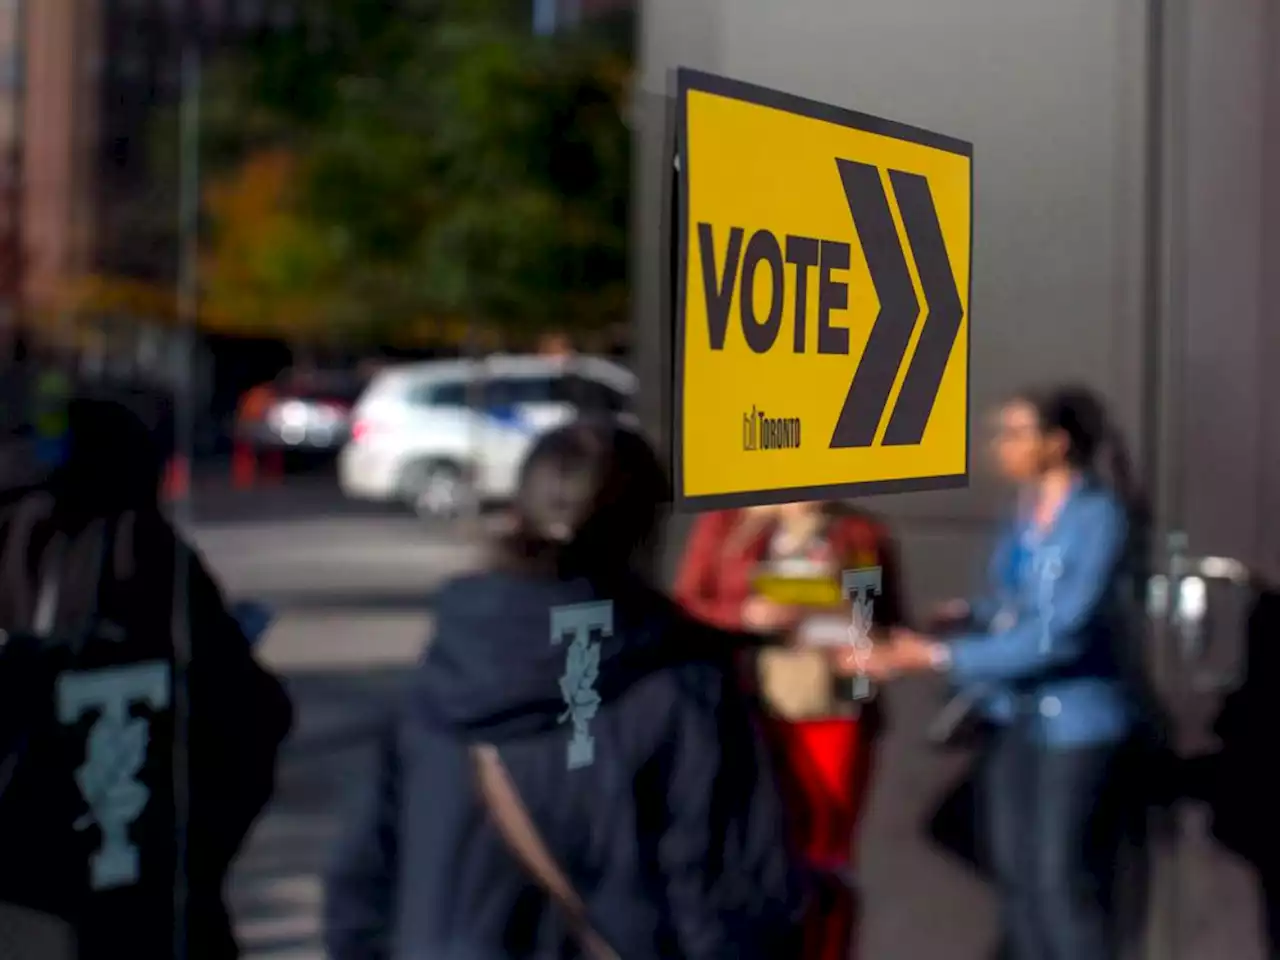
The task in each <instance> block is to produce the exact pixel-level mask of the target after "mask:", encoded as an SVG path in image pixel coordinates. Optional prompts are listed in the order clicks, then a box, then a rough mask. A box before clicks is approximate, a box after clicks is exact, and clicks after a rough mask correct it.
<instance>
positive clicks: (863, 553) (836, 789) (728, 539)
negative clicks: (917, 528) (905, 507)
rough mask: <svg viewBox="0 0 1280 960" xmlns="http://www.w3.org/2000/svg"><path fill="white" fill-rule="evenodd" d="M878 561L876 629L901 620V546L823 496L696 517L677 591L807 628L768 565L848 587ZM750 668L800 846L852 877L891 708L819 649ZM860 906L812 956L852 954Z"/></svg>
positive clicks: (777, 625) (761, 626) (706, 610)
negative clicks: (865, 693) (860, 694)
mask: <svg viewBox="0 0 1280 960" xmlns="http://www.w3.org/2000/svg"><path fill="white" fill-rule="evenodd" d="M867 568H877V569H878V570H879V571H880V578H881V586H880V591H879V595H878V596H877V597H875V599H874V606H873V608H872V609H873V617H874V625H875V626H876V627H879V628H881V629H885V628H888V627H892V626H900V625H901V624H902V622H903V616H902V613H903V612H902V600H901V590H900V586H899V582H898V567H897V560H896V551H895V550H894V548H893V544H892V542H891V540H890V538H889V536H888V533H887V531H886V530H885V528H884V527H883V526H882V525H881V524H880V523H878V522H876V521H875V520H874V519H872V518H871V517H870V516H868V515H867V514H865V513H862V512H859V511H855V510H852V509H850V508H847V507H841V506H838V505H824V504H820V503H791V504H785V505H782V506H777V507H758V508H754V509H751V510H729V511H722V512H718V513H708V514H703V515H701V516H699V517H698V518H697V520H696V521H695V522H694V526H693V530H692V532H691V534H690V538H689V542H688V545H687V547H686V549H685V555H684V561H683V563H682V565H681V568H680V571H679V574H678V576H677V578H676V587H675V596H676V599H677V600H678V601H679V602H680V603H682V604H683V605H684V607H685V609H687V610H688V611H689V612H691V613H693V614H694V615H695V616H698V617H701V618H703V619H705V620H706V621H708V622H710V623H713V624H715V625H717V626H720V627H723V628H725V629H733V630H757V631H773V630H780V631H796V630H797V628H799V627H800V625H801V623H802V621H803V620H804V619H805V617H806V615H807V613H808V612H809V611H807V610H806V609H804V608H801V607H797V606H790V605H788V604H786V603H785V602H780V601H779V600H778V599H775V598H771V597H769V596H767V595H764V594H762V593H761V592H760V590H759V589H758V587H757V584H758V582H759V581H758V577H759V575H760V574H761V573H762V572H767V571H770V570H773V571H775V572H776V571H779V570H783V569H787V570H792V571H796V572H798V573H800V574H802V575H803V576H804V577H807V578H813V579H817V580H829V581H830V582H831V583H832V585H833V587H835V588H836V589H838V585H839V584H840V581H841V576H842V571H844V570H849V569H867ZM747 669H748V672H749V677H748V681H747V682H748V686H749V687H750V688H754V689H757V690H758V692H759V694H760V695H761V696H760V700H761V703H762V705H763V706H764V708H765V712H766V715H767V720H766V723H767V730H768V733H769V738H770V742H771V744H772V746H773V748H774V754H775V757H776V760H777V765H778V767H779V770H780V772H781V774H782V777H783V783H784V785H785V787H786V797H787V801H788V803H787V813H788V819H789V822H790V826H791V828H792V831H793V837H794V839H795V843H796V844H797V846H798V848H799V849H800V850H801V851H802V852H803V854H804V855H805V857H806V858H807V859H808V861H809V862H810V864H812V865H813V866H814V867H815V868H817V869H819V870H825V871H830V872H832V873H835V874H839V875H843V876H844V877H845V878H846V879H849V878H851V876H852V872H853V866H854V863H855V856H854V854H855V845H856V832H857V826H858V822H859V820H860V818H861V814H862V810H863V809H864V806H865V803H866V799H867V794H868V791H869V784H870V780H871V771H872V768H873V763H874V755H875V746H876V742H877V739H878V736H879V733H880V729H881V720H882V717H881V708H880V704H879V702H878V701H877V700H875V699H871V700H868V701H867V702H865V703H862V702H858V701H857V700H855V699H854V697H853V696H851V695H850V694H851V691H850V689H849V685H848V683H847V679H846V678H843V677H841V676H840V675H839V674H838V673H837V672H836V671H835V670H834V669H833V668H832V665H831V664H830V663H829V662H828V659H827V657H826V655H825V654H824V652H823V651H820V650H812V649H810V650H805V649H794V648H793V649H785V650H769V651H767V652H762V653H759V654H757V655H755V656H753V657H752V658H751V661H750V662H749V663H748V664H747ZM836 889H838V888H836ZM851 892H852V891H851ZM854 907H855V904H854V902H853V898H852V897H849V898H843V899H836V900H835V901H834V902H832V903H828V904H827V905H826V913H827V915H826V916H822V917H819V918H816V919H817V920H818V922H819V931H820V932H818V933H817V934H816V935H814V936H812V937H811V942H810V944H809V947H808V948H807V950H806V956H808V957H814V958H827V957H830V958H833V960H834V958H837V957H838V958H840V960H847V958H848V956H849V949H850V946H849V945H850V941H851V939H853V926H854V916H853V914H854V912H855V909H854ZM832 914H834V916H832ZM841 916H844V918H845V919H844V921H843V922H841V920H840V917H841Z"/></svg>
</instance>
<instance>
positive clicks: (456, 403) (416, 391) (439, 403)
mask: <svg viewBox="0 0 1280 960" xmlns="http://www.w3.org/2000/svg"><path fill="white" fill-rule="evenodd" d="M409 402H410V403H411V404H413V405H414V406H415V407H465V406H466V405H467V385H466V384H465V383H461V382H459V381H445V382H440V383H427V384H422V385H420V386H417V387H414V388H413V390H412V392H411V393H410V395H409Z"/></svg>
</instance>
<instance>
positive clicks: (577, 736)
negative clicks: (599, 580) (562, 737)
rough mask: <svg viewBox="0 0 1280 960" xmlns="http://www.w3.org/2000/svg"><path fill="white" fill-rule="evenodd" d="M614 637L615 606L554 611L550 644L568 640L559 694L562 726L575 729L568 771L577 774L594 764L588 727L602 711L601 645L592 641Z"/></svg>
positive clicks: (574, 606)
mask: <svg viewBox="0 0 1280 960" xmlns="http://www.w3.org/2000/svg"><path fill="white" fill-rule="evenodd" d="M593 631H596V632H598V633H599V634H600V635H601V636H606V637H609V636H612V635H613V602H612V601H610V600H605V601H603V602H600V603H575V604H572V605H569V606H564V607H552V608H551V643H552V645H553V646H559V645H560V644H561V643H563V642H564V639H565V636H566V635H568V637H569V646H568V649H567V650H566V651H565V669H564V675H563V676H562V677H561V678H560V694H561V696H562V697H564V702H565V707H566V709H565V711H564V713H562V714H561V715H560V722H561V723H564V722H565V721H566V720H567V721H568V722H569V723H571V724H572V725H573V737H572V739H571V740H570V741H569V756H568V767H569V769H570V770H577V769H580V768H582V767H589V766H591V764H593V763H595V759H596V741H595V738H594V737H593V736H592V735H591V732H590V730H589V724H590V722H591V720H592V719H593V718H594V717H595V715H596V713H597V712H599V710H600V694H599V693H598V692H597V691H596V681H597V680H598V679H599V676H600V641H599V640H597V639H593V638H592V632H593Z"/></svg>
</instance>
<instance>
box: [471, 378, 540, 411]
mask: <svg viewBox="0 0 1280 960" xmlns="http://www.w3.org/2000/svg"><path fill="white" fill-rule="evenodd" d="M556 394H557V389H556V386H555V381H554V378H552V377H496V378H494V379H492V380H487V381H485V385H484V402H485V406H486V407H491V408H492V407H514V406H517V405H519V404H525V403H555V402H556V401H557V399H558V398H557V396H556Z"/></svg>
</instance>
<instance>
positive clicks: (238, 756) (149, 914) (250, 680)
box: [0, 472, 292, 960]
mask: <svg viewBox="0 0 1280 960" xmlns="http://www.w3.org/2000/svg"><path fill="white" fill-rule="evenodd" d="M89 477H91V478H94V479H93V480H90V481H89V482H85V483H80V482H79V481H78V480H77V479H76V478H70V479H68V478H67V477H65V476H64V477H61V478H59V479H57V480H56V482H53V483H51V484H50V485H49V486H48V487H45V488H42V489H39V490H37V491H35V492H33V493H30V494H29V495H27V496H26V497H23V498H21V499H19V500H17V501H16V502H11V503H10V504H9V505H8V507H7V508H6V509H3V510H0V628H3V629H6V630H10V631H24V630H29V629H30V628H31V627H32V625H33V621H34V619H35V610H36V606H37V598H38V592H39V582H40V579H41V571H42V570H44V569H46V568H47V564H48V563H49V561H50V558H51V555H53V553H54V550H53V548H52V547H51V545H52V544H53V543H54V542H55V540H56V541H58V542H60V543H62V544H64V546H63V548H62V549H61V550H59V551H57V554H58V555H59V556H60V557H61V563H60V564H59V567H60V569H61V571H62V573H61V576H60V577H59V583H60V596H59V600H58V604H57V616H56V620H55V635H56V636H61V635H64V634H65V635H74V634H76V633H77V631H80V630H81V626H82V625H83V624H84V623H85V622H86V621H88V620H89V619H90V615H91V614H92V613H93V612H94V608H95V605H96V607H97V617H98V618H100V619H101V620H103V621H106V622H108V623H110V624H111V625H113V629H114V630H117V631H118V633H119V635H120V636H121V637H122V638H123V639H121V640H120V642H119V643H118V644H106V646H107V647H110V648H111V653H110V656H111V657H114V658H116V659H117V660H119V659H123V660H126V661H135V660H136V661H145V662H147V663H151V662H157V661H158V662H162V663H167V664H169V665H170V668H171V673H170V676H171V677H173V680H174V684H173V685H174V687H175V688H177V687H179V686H181V684H180V682H179V673H178V671H177V668H176V667H175V666H174V664H175V662H176V660H177V659H178V658H176V657H175V650H176V647H175V643H183V642H185V641H186V640H188V639H189V642H190V647H189V650H190V660H189V669H188V671H187V674H186V680H187V683H186V685H185V688H186V692H187V694H188V697H187V699H186V701H185V702H186V704H187V706H188V716H189V728H188V734H189V735H188V740H187V748H188V749H187V750H186V751H183V750H181V749H180V748H179V749H178V750H177V751H176V752H175V749H174V738H175V733H174V730H175V725H174V719H173V718H174V717H175V716H176V714H175V713H174V712H173V710H169V709H157V710H155V711H154V712H152V711H149V710H143V709H141V708H140V707H139V708H137V709H135V710H134V711H133V715H134V716H135V717H137V716H144V715H145V717H146V719H147V728H146V733H147V737H146V742H147V743H148V745H147V746H146V747H145V759H144V760H143V761H142V769H141V772H140V773H139V774H138V776H139V779H140V780H141V782H142V783H143V784H144V785H145V786H146V787H147V789H148V791H149V796H148V799H147V802H146V805H145V808H144V813H143V814H142V815H140V817H139V818H138V819H137V820H136V821H135V823H134V825H133V827H131V829H130V835H129V840H130V842H132V843H134V844H135V845H136V847H137V848H138V850H139V851H140V853H139V858H140V863H141V867H140V878H141V879H140V880H138V881H137V882H136V883H131V884H130V885H128V887H127V888H121V889H113V890H110V891H107V892H100V893H92V894H89V895H88V896H87V899H86V894H85V891H84V890H83V889H80V890H78V889H77V884H81V885H83V884H85V883H87V882H88V881H86V880H85V877H86V876H87V875H88V872H89V869H88V865H86V864H85V863H83V862H81V863H79V865H78V870H79V873H80V876H79V879H77V876H76V873H77V868H76V867H74V866H73V867H68V863H71V861H72V860H73V859H74V852H73V851H74V850H75V849H78V847H77V846H76V842H75V839H74V838H76V837H83V838H85V839H84V841H83V842H84V843H87V844H88V846H89V848H90V849H93V850H96V849H97V848H98V846H99V843H100V839H101V838H100V837H99V831H98V828H97V827H96V826H90V827H89V828H88V829H87V830H86V829H83V827H81V828H77V829H75V830H70V829H69V826H68V824H69V823H72V822H75V821H76V820H77V818H79V819H80V820H81V821H83V820H85V818H86V817H87V814H84V808H85V801H84V799H83V798H82V796H81V791H80V790H78V789H75V788H74V783H75V782H76V781H75V780H74V779H73V777H74V775H75V769H74V765H75V764H77V763H80V762H82V761H84V760H85V758H86V757H87V756H88V751H89V747H88V740H87V738H88V737H91V736H93V725H94V723H95V719H96V718H98V717H100V716H101V715H102V714H101V712H100V711H97V710H95V709H88V710H86V711H84V712H83V713H82V714H80V715H78V716H77V718H76V719H75V721H74V722H70V723H68V722H65V721H63V722H60V721H59V719H58V718H57V717H56V716H55V717H53V719H52V721H49V719H48V718H47V717H46V718H44V725H43V727H40V726H39V724H40V722H41V717H40V716H39V714H40V713H41V710H42V709H43V710H44V711H45V712H46V713H52V712H53V705H52V704H51V703H49V702H47V701H49V700H50V699H51V698H50V697H48V696H44V695H42V697H38V698H35V699H34V700H33V702H32V705H31V707H32V709H30V710H18V709H16V708H15V707H14V704H13V702H12V701H10V702H9V703H8V704H5V707H6V708H7V709H5V710H3V711H0V713H3V721H4V723H3V729H4V730H5V731H6V734H7V736H6V742H5V743H4V744H3V753H4V756H5V762H6V764H9V763H12V764H13V766H12V768H11V769H12V771H13V776H12V777H11V778H9V779H7V780H6V781H5V783H4V785H3V789H0V849H3V850H4V851H5V856H4V858H3V861H2V862H0V902H10V903H17V904H21V905H23V906H27V907H30V908H33V909H36V910H39V911H42V912H47V913H52V914H55V915H59V916H62V917H63V918H64V919H66V920H67V921H69V922H71V923H73V924H74V925H75V926H77V927H78V928H79V933H80V941H81V949H80V957H81V958H82V960H86V958H97V957H102V958H104V960H105V958H114V957H116V956H129V957H133V958H136V960H152V958H155V960H160V958H166V960H167V958H169V957H172V956H173V955H174V938H175V928H174V924H173V922H172V921H173V918H174V916H175V913H174V909H173V907H174V904H175V902H177V901H176V899H175V879H174V878H175V876H176V875H177V872H178V870H179V867H178V863H179V861H178V857H179V851H178V847H177V844H176V843H175V840H174V838H175V821H176V820H177V816H176V813H175V811H176V809H178V807H177V805H176V801H175V796H174V791H173V788H172V783H173V777H174V773H173V762H172V757H174V756H175V755H178V756H183V757H185V759H186V763H187V764H188V770H189V774H188V780H187V783H188V785H189V786H188V790H187V794H188V796H189V801H190V810H189V816H190V819H189V824H188V829H187V830H186V831H185V837H186V849H185V855H186V866H185V870H183V871H182V874H183V875H184V877H185V879H186V881H187V887H186V891H185V892H186V904H187V909H186V914H185V918H184V925H185V928H186V940H187V942H188V945H189V951H188V952H187V954H186V955H187V956H188V957H190V958H191V960H203V958H208V960H229V958H233V957H235V956H236V955H237V952H238V951H237V949H236V945H235V941H234V938H233V936H232V931H231V925H230V923H229V921H228V917H227V912H226V909H225V907H224V905H223V900H222V895H223V886H224V884H225V880H226V876H227V871H228V867H229V865H230V863H231V861H232V858H233V857H234V855H235V854H236V852H237V850H238V849H239V847H240V845H241V843H242V841H243V840H244V838H245V836H246V834H247V833H248V830H249V827H250V825H251V824H252V823H253V821H254V819H255V818H256V817H257V815H258V814H259V812H260V811H261V809H262V807H263V805H264V804H265V803H266V801H267V799H268V798H269V796H270V794H271V791H272V789H273V786H274V771H275V759H276V753H277V749H278V747H279V744H280V742H281V741H282V740H283V738H284V736H285V734H286V733H287V732H288V729H289V726H290V723H291V719H292V717H291V707H290V704H289V700H288V698H287V696H286V694H285V692H284V689H283V688H282V686H281V685H280V684H279V683H278V682H277V681H276V680H275V679H274V678H273V677H271V676H270V675H269V674H267V673H266V672H265V671H264V670H262V669H261V667H259V666H258V664H257V663H256V662H255V661H254V659H253V657H252V655H251V652H250V648H249V644H248V642H247V641H246V639H245V637H244V636H243V634H242V633H241V631H240V629H239V627H238V626H237V624H236V622H235V620H234V619H233V618H232V617H231V616H230V614H229V613H228V611H227V609H226V606H225V604H224V602H223V599H222V596H221V595H220V592H219V590H218V588H217V587H216V585H215V584H214V582H213V580H212V578H211V577H210V576H209V574H208V572H207V571H206V569H205V567H204V564H203V563H202V561H201V559H200V557H199V555H198V554H197V553H195V551H194V550H192V549H191V548H190V547H189V546H188V545H187V544H185V543H184V542H183V541H182V539H181V538H180V537H179V536H178V535H177V534H176V533H175V531H174V529H173V528H172V527H171V526H170V524H169V523H168V522H167V521H166V519H165V518H164V517H163V515H162V514H161V513H160V511H159V509H158V507H157V506H156V505H155V504H154V498H153V500H152V503H150V504H148V503H147V497H146V496H145V495H142V492H141V491H140V490H138V488H137V487H136V486H134V485H132V484H131V483H129V482H127V480H122V475H121V474H115V475H113V476H106V475H104V474H103V473H101V472H99V473H97V474H90V475H89ZM108 537H109V539H107V538H108ZM104 542H106V543H108V544H109V549H107V550H106V551H104V549H103V544H104ZM104 552H105V555H104ZM175 591H176V592H175ZM175 598H176V599H177V602H178V607H177V613H178V614H179V615H181V614H186V615H187V623H188V624H189V630H187V631H183V632H185V633H186V634H187V636H186V637H182V636H179V637H178V638H177V639H175V632H178V631H175V629H174V626H175V623H177V622H180V621H177V620H176V619H175V606H174V604H175ZM13 646H14V644H13V642H11V643H10V644H9V645H8V646H7V647H6V655H7V654H8V653H10V652H12V651H11V648H13ZM90 656H92V652H90ZM11 660H12V658H9V659H6V663H7V664H8V663H11ZM17 663H19V664H22V665H30V661H27V660H19V661H17ZM4 680H5V682H6V683H9V684H14V685H17V686H18V687H19V688H20V687H21V685H22V684H23V678H20V677H14V676H12V675H9V676H6V677H4ZM168 697H169V699H170V701H171V703H170V706H172V703H173V702H177V701H179V698H180V694H179V693H178V692H173V693H171V694H169V695H168ZM33 725H34V726H33ZM60 728H61V729H60ZM15 731H17V735H16V736H15V735H13V734H14V732H15ZM69 739H75V740H76V749H75V750H71V751H70V753H78V755H79V760H77V759H75V757H74V756H68V757H67V759H69V760H70V763H71V765H72V769H70V770H66V771H61V770H59V771H51V770H50V769H49V766H48V765H49V763H50V760H49V758H48V756H47V752H48V751H45V752H44V753H42V749H43V748H42V746H41V745H47V744H50V743H59V744H62V745H64V746H66V745H68V743H69ZM51 778H52V779H51ZM62 781H66V783H65V784H64V783H62ZM50 784H52V787H51V786H50ZM60 786H61V787H65V788H66V789H65V790H62V792H61V793H59V795H58V796H59V797H60V798H65V800H66V802H65V803H60V802H55V800H54V798H53V797H51V796H50V794H49V791H50V790H51V789H54V790H57V789H59V788H60ZM76 808H79V809H76ZM50 837H54V838H56V839H55V840H54V841H52V842H50V840H49V838H50ZM69 837H70V838H72V839H68V838H69ZM59 845H60V847H59V849H60V851H61V853H62V854H63V855H62V856H54V855H53V854H52V853H51V851H50V846H59ZM83 858H84V853H83V852H82V859H83Z"/></svg>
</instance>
